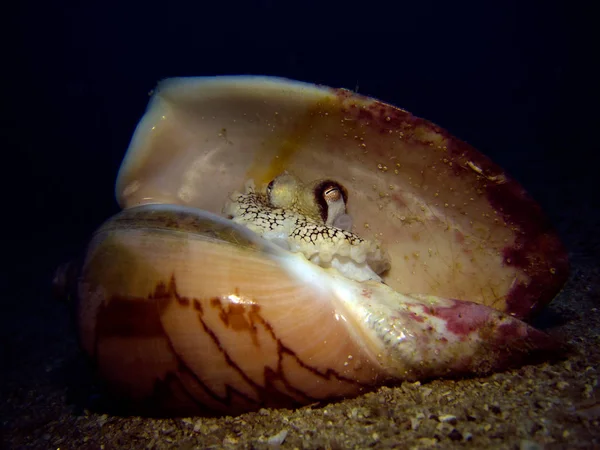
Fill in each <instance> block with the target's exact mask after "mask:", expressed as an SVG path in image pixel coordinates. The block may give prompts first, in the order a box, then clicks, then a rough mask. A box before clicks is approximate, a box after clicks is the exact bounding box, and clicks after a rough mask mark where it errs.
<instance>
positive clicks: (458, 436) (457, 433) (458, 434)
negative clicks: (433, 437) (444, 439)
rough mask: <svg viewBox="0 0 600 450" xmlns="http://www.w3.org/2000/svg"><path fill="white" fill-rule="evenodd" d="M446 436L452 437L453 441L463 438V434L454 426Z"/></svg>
mask: <svg viewBox="0 0 600 450" xmlns="http://www.w3.org/2000/svg"><path fill="white" fill-rule="evenodd" d="M448 437H449V438H450V439H452V440H453V441H460V440H462V438H463V435H462V434H461V432H460V431H458V430H457V429H456V428H454V429H453V430H452V431H451V432H450V434H449V435H448Z"/></svg>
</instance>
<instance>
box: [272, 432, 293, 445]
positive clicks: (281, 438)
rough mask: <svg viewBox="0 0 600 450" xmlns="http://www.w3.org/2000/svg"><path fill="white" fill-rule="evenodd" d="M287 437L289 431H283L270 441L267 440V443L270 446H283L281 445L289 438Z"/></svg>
mask: <svg viewBox="0 0 600 450" xmlns="http://www.w3.org/2000/svg"><path fill="white" fill-rule="evenodd" d="M287 435H288V430H286V429H283V430H281V431H280V432H279V433H277V434H274V435H273V436H271V437H270V438H269V439H267V443H268V444H269V445H281V444H283V441H285V438H286V437H287Z"/></svg>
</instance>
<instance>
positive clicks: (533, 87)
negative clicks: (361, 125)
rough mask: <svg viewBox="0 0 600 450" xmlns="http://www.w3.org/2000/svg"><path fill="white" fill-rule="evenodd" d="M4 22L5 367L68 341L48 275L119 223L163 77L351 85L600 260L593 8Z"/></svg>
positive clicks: (261, 5)
mask: <svg viewBox="0 0 600 450" xmlns="http://www.w3.org/2000/svg"><path fill="white" fill-rule="evenodd" d="M7 8H8V9H4V11H3V16H4V17H3V21H4V22H5V26H4V27H3V30H4V34H6V36H5V37H3V43H2V45H3V47H4V50H3V58H2V60H3V64H2V66H3V69H2V70H1V71H2V76H3V78H5V81H4V82H3V83H2V85H3V89H2V92H3V101H2V106H3V107H2V114H3V117H2V134H3V136H2V137H3V145H2V146H3V151H2V158H3V164H2V169H3V170H2V172H3V177H2V180H3V184H6V185H5V187H4V189H3V195H4V205H3V206H4V208H3V220H2V222H3V228H4V230H3V240H2V242H3V250H4V251H5V252H4V255H5V258H4V262H3V265H4V264H6V268H3V270H2V272H3V275H2V276H3V277H6V278H5V281H4V282H3V287H4V293H3V295H2V305H1V309H0V314H1V316H2V319H3V321H2V323H3V326H2V332H1V334H0V336H1V337H2V340H3V342H4V343H7V345H6V346H5V347H4V349H3V350H2V351H3V352H4V353H3V354H0V357H1V358H2V359H1V360H0V361H1V362H2V364H3V366H5V367H8V366H9V365H12V364H16V362H18V361H19V360H21V359H22V358H24V357H25V356H24V355H27V354H28V353H29V352H31V351H39V348H40V346H42V347H43V345H44V342H48V340H50V341H51V340H52V336H53V329H55V328H56V327H64V326H66V325H65V324H66V321H64V320H62V319H61V318H62V317H63V314H64V311H62V310H61V309H60V308H58V307H57V305H55V304H54V303H52V302H51V301H50V300H51V298H50V295H49V293H50V280H51V277H52V272H53V269H54V268H55V267H56V266H57V264H59V263H61V262H63V261H66V260H68V259H69V258H71V257H72V256H74V255H75V254H76V253H77V252H79V251H82V250H83V248H84V245H85V243H86V240H87V239H88V238H89V236H90V233H91V232H92V231H93V229H94V228H95V227H97V226H98V225H99V224H100V223H101V222H102V221H103V220H104V219H106V218H108V217H109V216H110V215H111V214H113V213H114V212H116V211H117V205H116V202H115V200H114V194H113V185H114V180H115V177H116V174H117V170H118V167H119V164H120V161H121V159H122V157H123V155H124V152H125V150H126V148H127V146H128V143H129V139H130V137H131V134H132V132H133V130H134V127H135V125H136V123H137V121H138V120H139V118H140V117H141V115H142V114H143V112H144V109H145V107H146V104H147V101H148V92H149V91H150V90H151V89H152V88H153V87H154V86H155V85H156V83H157V81H158V80H160V79H162V78H166V77H171V76H198V75H218V74H264V75H278V76H284V77H290V78H295V79H299V80H303V81H308V82H315V83H321V84H326V85H330V86H333V87H345V88H349V89H355V88H356V87H357V86H358V90H359V92H360V93H363V94H366V95H370V96H374V97H377V98H380V99H382V100H385V101H388V102H390V103H393V104H396V105H398V106H400V107H402V108H405V109H407V110H409V111H411V112H413V113H414V114H416V115H418V116H421V117H425V118H427V119H429V120H431V121H433V122H435V123H437V124H439V125H441V126H442V127H444V128H447V129H448V130H449V131H450V132H451V133H453V134H455V135H456V136H458V137H460V138H462V139H464V140H466V141H468V142H469V143H471V144H472V145H474V146H475V147H476V148H479V149H480V150H481V151H482V152H483V153H485V154H487V155H489V156H490V157H491V158H492V159H493V160H495V161H496V162H497V163H498V164H500V165H501V166H503V167H504V168H505V169H506V170H507V172H508V173H509V174H511V175H512V176H513V177H514V178H516V179H518V180H519V181H520V182H521V183H522V184H523V185H524V186H525V187H526V188H527V189H528V190H529V191H530V192H531V193H532V195H533V196H534V198H536V199H537V200H538V201H539V202H540V203H541V204H542V206H543V207H544V208H545V209H546V211H547V212H548V215H549V216H550V217H551V219H552V220H553V221H554V222H555V223H556V225H557V227H558V229H559V232H560V233H561V235H562V236H563V237H564V239H565V242H566V243H567V246H568V247H569V249H570V251H571V252H574V251H577V252H580V254H583V255H585V256H586V257H592V258H596V257H597V255H598V245H597V241H598V238H597V237H596V234H597V233H598V231H599V230H598V226H597V224H598V220H597V212H596V211H597V210H598V203H599V202H598V201H597V200H596V197H595V195H596V194H595V192H596V191H597V190H598V189H597V184H598V183H597V179H598V174H597V172H598V167H599V166H598V157H597V151H598V148H597V147H598V145H597V139H596V138H595V137H594V136H593V133H594V131H595V129H596V128H597V124H598V121H597V119H598V114H597V113H596V108H597V107H596V100H595V95H594V94H595V92H594V89H595V88H596V85H597V84H598V77H597V71H596V70H595V64H596V62H597V61H596V60H597V59H598V50H597V47H596V46H595V44H594V41H595V40H594V38H595V37H596V36H595V34H596V33H595V30H594V28H595V27H597V24H596V20H595V18H594V15H593V14H592V13H591V10H587V9H586V8H585V7H583V6H580V5H576V4H575V3H573V2H562V3H561V2H543V3H542V2H524V1H506V2H482V1H477V2H449V1H421V2H398V1H396V2H374V1H363V2H356V1H354V2H350V1H348V2H326V1H323V2H322V3H321V2H289V1H283V0H279V1H274V0H273V1H268V0H264V1H245V2H221V3H218V4H215V3H212V2H211V3H208V2H203V1H197V2H189V3H187V4H184V3H169V4H167V2H160V3H158V2H144V3H142V2H138V3H132V2H118V3H117V2H114V3H113V2H44V3H42V2H37V3H34V2H25V3H23V2H21V3H18V4H11V6H10V7H7ZM11 8H12V9H11ZM565 217H568V218H569V220H567V221H565ZM57 336H58V335H57Z"/></svg>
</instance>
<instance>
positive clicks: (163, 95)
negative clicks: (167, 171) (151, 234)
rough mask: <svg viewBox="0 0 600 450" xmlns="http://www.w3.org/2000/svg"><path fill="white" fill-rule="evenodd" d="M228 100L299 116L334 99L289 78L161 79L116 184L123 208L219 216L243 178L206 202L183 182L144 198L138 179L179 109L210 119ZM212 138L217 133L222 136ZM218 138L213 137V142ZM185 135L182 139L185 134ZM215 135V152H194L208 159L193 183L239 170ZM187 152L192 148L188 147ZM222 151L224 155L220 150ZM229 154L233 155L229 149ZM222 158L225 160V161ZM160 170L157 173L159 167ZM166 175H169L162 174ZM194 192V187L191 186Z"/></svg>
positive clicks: (226, 180) (199, 162)
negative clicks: (157, 207)
mask: <svg viewBox="0 0 600 450" xmlns="http://www.w3.org/2000/svg"><path fill="white" fill-rule="evenodd" d="M228 97H229V98H231V97H239V98H240V99H241V100H242V101H244V102H252V103H256V102H263V103H265V104H267V103H269V104H277V105H278V106H281V107H283V106H284V105H287V107H288V108H291V109H292V110H293V111H294V112H295V113H296V114H301V113H304V112H306V109H307V105H310V104H311V103H317V102H321V101H324V100H333V99H334V98H335V95H334V94H333V92H332V90H331V89H330V88H327V87H318V86H315V85H313V84H310V83H304V82H300V81H295V80H290V79H287V78H279V77H267V76H254V75H235V76H221V77H178V78H169V79H166V80H163V81H161V82H160V83H159V84H158V86H157V87H156V89H155V90H154V92H153V94H152V98H151V99H150V101H149V103H148V107H147V109H146V112H145V114H144V116H143V118H142V119H141V120H140V122H139V123H138V125H137V127H136V129H135V132H134V134H133V137H132V139H131V142H130V144H129V148H128V150H127V153H126V154H125V157H124V159H123V162H122V164H121V167H120V169H119V174H118V176H117V181H116V185H115V196H116V198H117V201H118V203H119V205H120V206H121V207H122V208H126V207H130V206H134V205H137V204H144V203H166V202H170V203H178V204H192V205H193V206H197V207H202V209H206V210H209V211H212V212H215V213H219V212H220V209H219V208H217V207H214V206H213V205H222V204H224V203H225V201H226V199H227V195H228V193H231V191H233V190H234V189H239V188H240V187H241V186H242V185H243V182H244V181H245V180H240V179H239V178H237V177H221V179H220V180H219V186H218V187H217V190H216V191H215V190H212V191H211V194H215V195H216V197H215V196H214V195H204V196H203V198H202V200H197V198H196V197H193V198H192V196H186V194H185V191H186V186H185V182H184V183H183V184H182V185H180V186H175V185H174V184H167V189H163V190H162V191H154V192H152V193H146V194H143V195H141V196H140V195H138V194H139V191H140V189H143V188H144V184H145V181H144V180H142V179H141V178H143V177H141V176H140V173H141V172H142V171H145V170H147V169H148V166H149V165H153V164H154V161H155V159H156V158H155V157H156V152H155V151H154V149H155V148H156V147H155V146H154V145H153V141H154V140H155V139H156V135H157V134H158V133H160V132H161V131H162V130H163V129H164V128H165V127H164V126H163V125H164V123H165V121H168V120H170V119H171V118H172V117H173V116H174V115H176V114H177V110H178V109H185V108H186V107H188V106H192V109H193V107H194V105H197V104H202V105H207V107H206V110H207V114H206V115H204V116H203V115H202V114H200V117H202V118H206V119H210V118H211V117H212V116H211V115H210V109H211V108H212V102H215V101H216V102H221V101H222V100H223V98H228ZM282 109H285V108H282ZM216 110H218V108H216ZM243 115H245V113H243ZM249 119H250V120H257V119H258V120H260V118H259V117H256V118H252V117H250V118H249ZM213 128H214V127H213ZM214 134H215V135H218V133H214ZM215 135H213V136H211V137H212V138H214V137H215ZM181 137H182V138H184V137H183V136H181ZM204 137H205V139H200V140H196V141H194V143H190V146H194V145H197V143H198V142H202V143H203V144H206V143H207V140H208V136H204ZM217 137H219V138H224V139H220V140H221V141H222V142H216V143H215V142H213V143H212V144H213V145H212V148H208V149H207V148H202V149H201V148H197V149H195V150H197V151H198V154H199V155H203V156H204V158H203V159H196V164H195V166H194V168H195V169H197V170H196V171H195V173H194V174H193V175H192V173H191V172H190V171H189V170H188V172H187V173H188V174H190V176H193V178H194V181H197V180H198V179H200V178H201V177H204V176H205V177H204V178H209V177H210V175H212V174H213V173H214V170H215V169H216V170H218V171H221V172H223V171H225V166H224V165H226V164H227V165H228V166H229V168H231V167H235V164H228V163H230V161H228V160H227V158H226V156H227V155H217V153H218V152H219V151H220V150H221V149H222V146H223V142H225V141H226V140H227V137H226V136H217ZM219 144H221V145H219ZM186 150H194V149H192V148H187V149H186ZM226 150H234V149H226ZM221 153H223V152H222V151H221ZM227 153H229V154H231V151H229V152H227ZM238 154H239V152H238ZM218 156H221V158H219V157H218ZM248 156H251V155H248ZM223 157H225V158H223ZM238 165H239V161H238ZM156 169H157V171H158V170H159V168H158V167H157V168H156ZM188 169H189V168H188ZM151 170H152V169H151ZM176 172H177V173H178V175H179V176H180V177H182V178H185V176H186V166H185V165H181V166H180V167H178V168H177V169H176ZM155 175H156V177H157V178H158V177H161V175H160V174H159V173H156V174H155ZM162 176H163V177H165V175H164V173H163V175H162ZM190 184H191V183H190ZM200 187H201V189H202V190H203V192H204V193H206V192H207V190H208V189H210V186H209V185H208V184H207V183H201V184H200ZM169 188H171V189H169ZM194 188H198V186H194ZM190 189H193V188H191V187H190ZM173 190H175V192H173ZM208 198H213V199H215V201H214V202H211V201H209V200H208ZM165 200H167V201H165Z"/></svg>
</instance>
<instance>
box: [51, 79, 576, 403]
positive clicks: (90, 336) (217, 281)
mask: <svg viewBox="0 0 600 450" xmlns="http://www.w3.org/2000/svg"><path fill="white" fill-rule="evenodd" d="M116 195H117V199H118V201H119V204H120V205H121V207H122V208H123V211H121V212H120V213H119V214H117V215H116V216H115V217H113V218H111V219H109V220H108V221H107V222H106V223H105V224H104V225H102V226H101V227H100V229H99V230H98V231H97V232H96V233H95V234H94V236H93V237H92V240H91V242H90V244H89V247H88V249H87V253H86V256H85V259H84V263H83V266H82V268H81V272H80V275H79V277H78V279H77V285H76V290H77V294H78V315H77V317H78V327H79V334H80V340H81V343H82V346H83V348H84V350H85V351H86V352H87V353H88V354H89V355H90V356H91V357H92V359H93V360H94V362H95V364H96V367H97V369H98V371H99V374H100V375H101V377H102V378H103V379H104V380H105V382H106V384H107V386H108V388H109V390H110V391H111V392H112V393H113V394H116V396H117V397H118V398H120V399H122V400H123V401H125V402H127V403H128V404H129V405H132V406H133V407H134V408H136V409H137V410H138V411H142V412H145V413H156V414H191V413H198V412H213V413H230V414H235V413H239V412H243V411H248V410H253V409H258V408H260V407H266V406H267V407H279V406H285V407H295V406H299V405H303V404H308V403H312V402H315V401H321V400H328V399H335V398H342V397H347V396H352V395H357V394H359V393H361V392H365V391H366V390H368V389H372V388H373V387H375V386H378V385H381V384H385V383H395V382H399V381H402V380H418V379H427V378H432V377H441V376H460V375H465V374H485V373H489V372H491V371H494V370H499V369H503V368H506V367H510V366H513V365H518V364H522V363H524V362H528V361H533V360H534V359H532V358H535V357H536V355H538V354H540V353H541V354H545V353H544V352H547V351H554V350H556V349H557V348H558V345H557V343H556V342H555V341H553V340H552V339H551V338H550V337H549V336H547V335H546V334H544V333H542V332H540V331H538V330H535V329H534V328H532V327H530V326H529V325H527V324H526V323H525V322H523V321H522V320H520V319H523V318H528V317H530V316H531V314H533V313H534V312H535V311H537V310H538V309H539V308H540V307H542V306H543V305H544V304H546V303H547V302H548V301H550V300H551V299H552V297H553V296H554V295H555V294H556V292H557V291H558V290H559V289H560V287H561V286H562V284H563V283H564V281H565V278H566V274H567V269H568V264H567V260H566V255H565V251H564V249H563V247H562V246H561V244H560V242H559V240H558V238H557V236H556V235H555V233H554V232H553V230H552V229H551V228H550V227H549V225H548V223H547V222H546V220H545V219H544V218H543V216H542V215H541V211H540V209H539V207H538V206H537V204H535V203H534V202H533V201H532V200H531V199H530V198H529V197H528V196H527V194H526V193H525V192H524V190H523V189H522V188H521V187H520V186H519V185H518V184H517V183H516V182H515V181H514V180H511V179H510V178H509V177H508V176H507V175H505V174H504V173H503V172H502V170H501V169H500V168H499V167H497V166H496V165H494V164H493V163H492V162H491V161H489V160H488V159H487V158H486V157H484V156H483V155H481V154H480V153H478V152H477V151H476V150H474V149H473V148H471V147H470V146H468V145H467V144H465V143H463V142H461V141H459V140H457V139H456V138H453V137H452V136H450V135H449V134H448V133H446V132H445V131H443V130H441V129H440V128H439V127H437V126H435V125H433V124H431V123H429V122H426V121H424V120H422V119H417V118H415V117H413V116H412V115H410V114H409V113H407V112H405V111H403V110H400V109H397V108H395V107H392V106H390V105H386V104H384V103H381V102H379V101H377V100H373V99H370V98H366V97H363V96H359V95H356V94H354V93H351V92H349V91H345V90H335V89H330V88H324V87H316V86H312V85H308V84H304V83H299V82H293V81H289V80H282V79H276V78H261V77H216V78H182V79H171V80H166V81H164V82H162V83H161V84H160V85H159V87H158V88H157V90H156V92H155V93H154V95H153V97H152V99H151V102H150V105H149V107H148V110H147V111H146V113H145V115H144V117H143V118H142V120H141V121H140V123H139V125H138V127H137V129H136V131H135V133H134V136H133V138H132V141H131V144H130V147H129V149H128V151H127V154H126V156H125V159H124V161H123V164H122V166H121V169H120V172H119V176H118V179H117V184H116ZM70 270H71V269H69V271H70ZM65 273H67V271H66V270H62V271H59V272H58V273H57V280H62V279H64V278H65ZM456 299H460V300H456Z"/></svg>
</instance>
